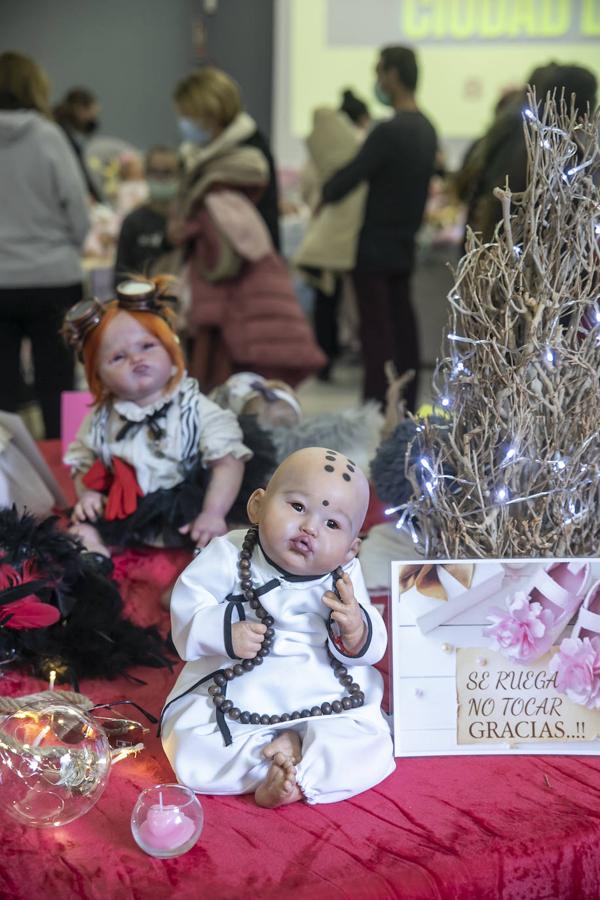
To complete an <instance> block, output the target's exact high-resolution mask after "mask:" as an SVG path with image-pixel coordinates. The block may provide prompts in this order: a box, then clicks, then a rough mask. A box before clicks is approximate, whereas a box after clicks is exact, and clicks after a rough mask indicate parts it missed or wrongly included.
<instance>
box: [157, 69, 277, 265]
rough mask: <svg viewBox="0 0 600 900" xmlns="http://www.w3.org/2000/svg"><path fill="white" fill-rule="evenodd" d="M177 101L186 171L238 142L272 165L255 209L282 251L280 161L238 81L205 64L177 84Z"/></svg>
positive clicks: (220, 153) (197, 167)
mask: <svg viewBox="0 0 600 900" xmlns="http://www.w3.org/2000/svg"><path fill="white" fill-rule="evenodd" d="M174 99H175V106H176V109H177V114H178V117H179V119H178V124H179V130H180V133H181V138H182V141H183V144H182V147H181V153H182V156H183V161H184V164H185V168H186V170H187V171H188V172H189V171H191V170H193V169H195V170H196V172H197V173H198V174H199V169H200V168H203V167H204V166H205V165H206V164H207V163H208V162H209V160H210V159H212V158H213V157H214V156H217V155H222V154H224V153H228V152H229V151H230V150H232V149H235V148H237V147H252V148H254V149H255V150H256V151H257V153H258V154H259V155H260V156H261V157H262V158H263V160H264V162H265V163H266V165H267V169H268V172H267V181H266V184H264V185H263V187H262V188H261V191H260V194H258V195H257V197H256V208H257V209H258V211H259V213H260V214H261V216H262V218H263V219H264V221H265V225H266V226H267V228H268V229H269V233H270V235H271V240H272V241H273V246H274V247H275V249H276V250H279V244H280V242H279V198H278V190H277V175H276V172H275V162H274V160H273V156H272V154H271V150H270V148H269V144H268V142H267V140H266V138H265V136H264V135H263V134H262V133H261V132H260V131H259V129H258V127H257V125H256V122H255V121H254V119H252V118H251V116H249V115H248V113H247V112H245V110H244V109H243V107H242V102H241V97H240V92H239V89H238V86H237V84H236V83H235V82H234V81H233V79H232V78H230V77H229V76H228V75H227V74H226V73H225V72H222V71H221V70H220V69H216V68H214V67H212V66H205V67H204V68H202V69H200V70H199V71H197V72H193V73H192V74H191V75H188V76H187V77H186V78H183V79H182V80H181V81H180V82H179V84H178V85H177V87H176V89H175V94H174Z"/></svg>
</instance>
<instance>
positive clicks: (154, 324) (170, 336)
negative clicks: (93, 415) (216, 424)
mask: <svg viewBox="0 0 600 900" xmlns="http://www.w3.org/2000/svg"><path fill="white" fill-rule="evenodd" d="M120 312H127V315H128V316H132V317H133V318H134V319H136V321H138V322H139V323H140V325H142V327H143V328H145V329H146V331H149V332H150V334H153V335H154V337H155V338H158V340H159V341H160V342H161V344H162V345H163V347H164V348H165V350H166V351H167V353H168V354H169V356H170V357H171V359H172V361H173V365H174V366H175V368H176V370H177V371H176V372H175V373H174V374H173V375H172V376H171V378H170V379H169V381H168V382H167V384H166V390H171V388H173V387H175V385H176V384H178V382H179V381H180V380H181V378H182V376H183V373H184V370H185V360H184V358H183V351H182V349H181V345H180V343H179V338H178V337H177V335H176V334H175V332H174V331H173V329H172V328H171V326H170V325H169V324H168V323H167V322H166V321H165V320H164V319H163V317H162V316H159V315H157V314H156V313H152V312H138V311H137V310H131V311H130V310H127V311H126V310H124V309H122V308H121V307H119V305H118V303H117V302H116V300H115V301H112V302H111V303H109V304H108V305H107V308H106V312H105V314H104V315H103V316H102V319H101V321H100V323H99V324H98V325H97V326H96V327H95V328H94V329H93V331H91V332H90V334H89V335H88V336H87V338H86V340H85V343H84V345H83V352H82V356H83V366H84V369H85V376H86V378H87V383H88V387H89V389H90V392H91V394H92V395H93V397H94V402H95V403H102V401H104V400H106V399H107V396H108V394H107V391H106V388H105V387H104V385H103V384H102V382H101V380H100V377H99V375H98V351H99V348H100V342H101V340H102V335H103V334H104V332H105V331H106V328H107V327H108V325H110V323H111V322H112V320H113V319H114V318H115V316H116V315H118V313H120ZM170 312H171V311H170V310H166V312H165V314H166V315H169V313H170ZM171 315H172V313H171Z"/></svg>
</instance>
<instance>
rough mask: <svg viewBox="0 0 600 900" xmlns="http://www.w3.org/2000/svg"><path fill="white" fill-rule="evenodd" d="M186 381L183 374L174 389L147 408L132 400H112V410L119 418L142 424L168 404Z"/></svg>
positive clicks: (166, 392)
mask: <svg viewBox="0 0 600 900" xmlns="http://www.w3.org/2000/svg"><path fill="white" fill-rule="evenodd" d="M186 381H189V379H188V378H186V374H185V373H184V375H183V377H182V378H181V379H180V380H179V381H178V382H177V384H176V385H175V387H173V388H171V390H170V391H165V393H164V394H163V395H162V396H161V397H159V398H158V400H155V401H154V403H149V404H148V406H139V404H137V403H134V401H133V400H113V409H114V410H115V412H117V413H118V414H119V415H120V416H121V418H123V419H127V421H128V422H143V421H144V419H146V418H147V417H148V416H151V415H152V413H155V412H157V411H158V410H159V409H161V408H162V407H163V406H164V405H165V404H166V403H169V401H171V400H172V399H173V397H175V396H176V395H177V394H178V393H179V392H180V391H181V390H182V389H183V386H184V384H185V382H186Z"/></svg>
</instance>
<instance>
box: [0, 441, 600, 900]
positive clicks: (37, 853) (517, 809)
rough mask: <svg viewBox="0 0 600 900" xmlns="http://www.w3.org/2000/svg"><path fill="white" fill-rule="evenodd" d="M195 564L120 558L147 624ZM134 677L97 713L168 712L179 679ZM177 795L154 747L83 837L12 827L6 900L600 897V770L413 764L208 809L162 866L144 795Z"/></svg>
mask: <svg viewBox="0 0 600 900" xmlns="http://www.w3.org/2000/svg"><path fill="white" fill-rule="evenodd" d="M45 449H46V455H47V458H52V453H50V452H49V449H50V450H51V449H52V448H48V447H46V448H45ZM54 458H56V457H54ZM53 468H54V471H55V472H56V474H57V475H58V476H59V478H60V477H61V475H60V469H59V468H58V467H57V466H53ZM185 559H186V556H185V554H183V553H182V552H181V551H179V552H171V553H168V552H165V551H163V552H150V551H148V552H145V553H142V554H134V553H129V554H124V555H122V556H121V557H118V558H117V560H116V563H117V566H116V572H117V576H118V579H119V581H120V583H121V586H122V592H123V596H124V598H125V601H126V604H127V608H128V611H129V613H130V615H131V616H132V617H133V618H134V619H136V621H138V622H141V623H143V624H147V623H149V622H152V621H159V622H160V624H161V627H163V628H165V629H166V628H167V627H168V616H167V614H166V613H165V612H164V611H162V610H161V608H160V606H159V603H158V598H159V596H160V592H161V590H162V589H163V587H164V586H165V585H166V584H167V583H168V581H169V579H170V578H171V576H172V575H173V573H174V572H175V571H176V570H177V569H178V568H180V567H181V566H182V565H183V564H184V563H185ZM132 674H133V675H135V676H136V677H138V678H141V679H143V680H144V681H145V682H146V683H145V684H143V685H138V684H136V683H132V682H130V681H128V680H127V679H125V678H120V679H118V680H116V681H114V682H101V681H87V682H85V681H84V682H83V683H82V685H81V690H82V692H83V693H86V694H87V695H88V696H90V697H92V698H93V699H94V700H95V701H96V702H103V701H109V700H114V699H116V698H127V699H131V700H135V701H136V702H137V703H139V704H140V705H141V706H143V707H145V708H147V709H149V710H151V711H153V712H156V713H158V712H159V710H160V707H161V704H162V700H163V698H164V697H165V696H166V695H167V693H168V691H169V690H170V688H171V685H172V684H173V682H174V680H175V677H176V674H177V673H176V672H175V671H174V672H173V673H171V672H169V671H168V670H165V669H158V670H154V669H135V670H133V671H132ZM43 687H47V685H44V684H42V683H41V682H40V681H36V680H34V679H32V678H29V677H25V676H23V675H21V674H19V673H17V672H15V671H6V672H5V673H4V676H3V677H1V678H0V692H1V693H2V694H10V695H18V694H25V693H28V692H31V691H34V690H37V689H41V688H43ZM125 709H127V707H126V708H125ZM134 717H135V716H134ZM341 764H342V765H343V761H342V762H341ZM365 765H368V760H365ZM172 780H173V775H172V772H171V770H170V767H169V764H168V762H167V760H166V758H165V757H164V755H163V753H162V749H161V746H160V742H159V741H158V739H157V738H156V737H155V735H154V734H152V735H150V736H149V739H148V740H147V746H146V749H145V750H144V751H143V752H142V753H141V754H140V755H139V756H138V757H136V758H130V759H126V760H125V761H123V762H121V763H119V764H118V765H116V766H115V767H114V768H113V770H112V772H111V776H110V781H109V784H108V787H107V789H106V791H105V793H104V794H103V795H102V797H101V798H100V800H99V802H98V803H97V805H96V806H95V807H94V808H93V809H92V810H91V811H90V812H89V813H88V814H87V815H85V816H84V817H83V818H81V819H79V820H77V821H75V822H73V823H72V824H71V825H67V826H65V827H62V828H55V829H49V830H36V829H28V828H26V827H22V826H19V825H16V824H15V823H13V822H12V821H7V820H3V821H2V822H1V823H0V834H1V841H2V844H1V846H2V853H1V855H0V897H1V898H5V897H6V898H9V897H10V898H14V900H33V898H38V897H48V898H52V900H63V898H71V897H78V898H85V900H146V898H148V900H163V898H164V900H166V898H171V897H177V898H178V900H187V898H190V900H191V898H207V900H221V898H223V900H225V898H231V900H243V898H255V897H260V898H261V900H262V898H277V900H279V898H286V897H290V898H291V897H294V898H307V900H318V898H327V900H335V898H352V900H361V898H364V900H366V898H403V900H407V898H419V900H426V898H432V900H433V898H440V900H451V898H456V900H458V898H460V900H471V898H472V900H481V898H486V900H489V898H506V900H517V898H528V900H533V898H535V900H542V898H548V900H550V898H552V900H561V898H597V897H598V890H599V888H598V885H599V884H600V850H599V847H600V816H599V813H598V809H599V806H600V762H599V761H597V760H595V759H593V758H590V757H586V758H581V759H580V758H576V757H560V758H559V757H543V758H537V757H526V756H519V757H514V758H510V757H486V758H483V757H481V758H480V757H476V756H473V757H470V758H465V757H461V758H448V759H446V758H429V759H424V758H421V759H401V760H398V762H397V769H396V771H395V773H394V774H392V775H391V776H390V777H389V778H388V779H386V781H384V782H383V783H382V784H380V785H379V786H378V787H376V788H374V789H373V790H370V791H367V792H366V793H364V794H361V795H359V796H358V797H355V798H354V799H352V800H348V801H345V802H343V803H336V804H332V805H327V806H308V805H307V804H304V803H296V804H293V805H291V806H288V807H283V808H280V809H277V810H265V809H260V808H258V807H257V806H256V805H255V804H254V802H253V799H252V797H251V796H244V797H210V796H207V797H201V802H202V805H203V807H204V812H205V826H204V832H203V834H202V837H201V839H200V842H199V843H198V844H197V846H196V847H195V848H194V849H193V850H191V851H190V852H189V853H188V854H186V855H185V856H182V857H179V858H177V859H172V860H159V859H153V858H151V857H148V856H146V855H145V854H144V853H143V852H142V851H141V850H139V849H138V847H137V846H136V844H135V843H134V841H133V838H132V837H131V833H130V830H129V818H130V815H131V811H132V808H133V805H134V803H135V800H136V798H137V796H138V793H139V792H140V791H141V790H142V789H144V788H146V787H149V786H151V785H153V784H156V783H159V782H165V781H166V782H168V781H172ZM0 790H1V786H0Z"/></svg>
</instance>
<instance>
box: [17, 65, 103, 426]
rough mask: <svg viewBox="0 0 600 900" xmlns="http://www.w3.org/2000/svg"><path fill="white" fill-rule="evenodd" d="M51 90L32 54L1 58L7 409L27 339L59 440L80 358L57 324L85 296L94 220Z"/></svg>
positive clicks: (47, 420)
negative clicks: (85, 257)
mask: <svg viewBox="0 0 600 900" xmlns="http://www.w3.org/2000/svg"><path fill="white" fill-rule="evenodd" d="M48 94H49V88H48V79H47V77H46V75H45V73H44V72H43V70H42V69H41V68H40V67H39V66H38V65H37V64H36V63H35V62H33V60H31V59H29V58H28V57H26V56H22V55H21V54H19V53H3V54H1V55H0V197H1V198H2V202H1V203H0V409H4V410H8V411H10V412H14V411H16V409H17V404H18V398H17V391H16V389H15V385H16V382H17V380H18V373H19V360H20V350H21V342H22V339H23V338H24V337H28V338H30V340H31V345H32V351H33V365H34V376H35V380H34V391H35V395H36V398H37V400H38V401H39V404H40V406H41V409H42V415H43V418H44V425H45V431H46V437H47V438H56V437H58V436H59V434H60V394H61V392H62V391H66V390H70V389H72V387H73V355H72V351H71V350H70V349H68V348H67V346H66V345H65V343H64V341H63V340H62V338H61V336H60V335H59V329H60V327H61V325H62V321H63V318H64V314H65V312H66V310H67V309H69V308H70V307H71V306H72V305H73V304H74V303H76V302H77V301H78V300H80V299H81V295H82V273H81V263H80V253H81V248H82V245H83V242H84V240H85V236H86V233H87V230H88V226H89V219H88V209H87V198H86V191H85V185H84V183H83V179H82V177H81V173H80V170H79V167H78V165H77V160H76V159H75V157H74V155H73V153H72V151H71V148H70V147H69V145H68V143H67V141H66V139H65V136H64V134H63V133H62V131H61V130H60V128H58V126H57V125H55V124H54V122H52V121H51V116H50V110H49V106H48Z"/></svg>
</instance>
